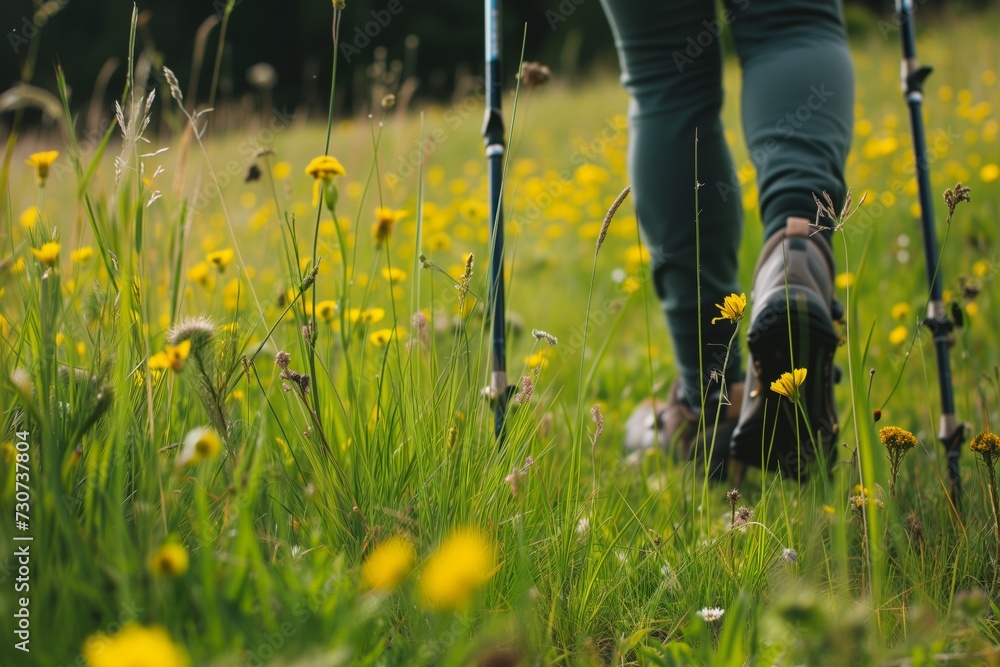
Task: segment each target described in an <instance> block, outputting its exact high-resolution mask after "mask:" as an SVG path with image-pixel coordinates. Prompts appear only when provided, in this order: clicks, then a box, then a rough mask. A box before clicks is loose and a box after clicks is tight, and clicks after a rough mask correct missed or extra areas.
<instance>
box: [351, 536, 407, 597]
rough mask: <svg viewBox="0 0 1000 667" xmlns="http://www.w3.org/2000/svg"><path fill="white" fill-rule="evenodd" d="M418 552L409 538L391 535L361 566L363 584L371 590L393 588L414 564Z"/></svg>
mask: <svg viewBox="0 0 1000 667" xmlns="http://www.w3.org/2000/svg"><path fill="white" fill-rule="evenodd" d="M415 556H416V553H415V551H414V549H413V545H412V544H411V543H410V541H409V540H408V539H406V538H405V537H401V536H396V537H390V538H389V539H387V540H384V541H383V542H381V543H380V544H379V545H378V546H377V547H375V549H374V550H372V552H371V553H370V554H368V557H367V558H366V559H365V562H364V565H362V566H361V584H362V586H364V587H365V588H367V589H370V590H392V589H393V588H396V587H397V586H398V585H399V582H401V581H402V580H403V578H404V577H405V576H406V574H407V573H408V572H409V571H410V568H411V567H412V566H413V559H414V558H415Z"/></svg>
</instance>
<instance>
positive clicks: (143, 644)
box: [83, 624, 190, 667]
mask: <svg viewBox="0 0 1000 667" xmlns="http://www.w3.org/2000/svg"><path fill="white" fill-rule="evenodd" d="M83 659H84V661H85V662H86V663H87V667H121V665H129V667H187V666H188V665H189V664H190V663H189V661H188V657H187V655H186V654H185V652H184V650H183V649H181V648H180V647H179V646H177V645H176V644H174V643H173V642H172V641H171V640H170V636H169V635H168V634H167V633H166V631H165V630H163V628H159V627H156V626H154V627H149V628H146V627H143V626H141V625H134V624H128V625H126V626H125V627H123V628H122V629H121V631H120V632H119V633H118V634H116V635H114V636H109V635H106V634H104V633H103V632H98V633H97V634H94V635H91V636H90V637H88V638H87V639H86V641H84V642H83Z"/></svg>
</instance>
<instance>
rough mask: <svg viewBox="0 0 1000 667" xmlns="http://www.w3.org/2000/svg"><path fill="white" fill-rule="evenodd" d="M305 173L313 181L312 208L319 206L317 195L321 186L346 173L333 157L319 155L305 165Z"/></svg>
mask: <svg viewBox="0 0 1000 667" xmlns="http://www.w3.org/2000/svg"><path fill="white" fill-rule="evenodd" d="M306 173H307V174H309V175H310V176H312V177H313V179H315V180H314V181H313V201H312V205H313V206H318V205H319V193H320V190H321V189H322V187H323V184H325V183H329V182H330V181H331V180H333V178H334V177H335V176H343V175H344V174H346V173H347V172H346V171H345V170H344V166H343V165H342V164H340V162H339V161H338V160H337V158H335V157H330V156H329V155H320V156H319V157H314V158H313V159H312V160H310V161H309V164H308V165H306Z"/></svg>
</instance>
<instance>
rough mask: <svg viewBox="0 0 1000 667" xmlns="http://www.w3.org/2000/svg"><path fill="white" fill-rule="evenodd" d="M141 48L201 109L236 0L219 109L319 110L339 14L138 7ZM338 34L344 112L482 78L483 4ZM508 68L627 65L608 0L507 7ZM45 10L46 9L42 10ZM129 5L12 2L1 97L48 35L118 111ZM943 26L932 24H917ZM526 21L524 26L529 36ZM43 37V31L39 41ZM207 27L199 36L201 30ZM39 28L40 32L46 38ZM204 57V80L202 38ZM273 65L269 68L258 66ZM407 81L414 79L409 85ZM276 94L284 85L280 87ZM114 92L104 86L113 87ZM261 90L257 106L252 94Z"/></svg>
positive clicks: (296, 7) (419, 7)
mask: <svg viewBox="0 0 1000 667" xmlns="http://www.w3.org/2000/svg"><path fill="white" fill-rule="evenodd" d="M136 1H137V4H138V9H139V12H140V21H139V24H140V28H139V33H138V37H137V48H140V49H141V48H144V49H147V50H148V51H149V52H151V53H153V54H154V60H155V61H156V62H155V64H156V65H157V67H156V69H157V71H158V70H159V65H163V64H165V65H167V66H169V67H170V68H171V69H173V70H174V71H175V72H176V73H177V74H178V76H179V78H180V81H181V85H182V87H183V88H184V89H185V94H186V95H188V96H189V97H190V90H189V86H190V85H191V84H192V82H193V81H194V79H195V77H196V76H197V81H198V84H197V88H198V102H199V104H200V105H204V104H205V103H206V102H207V97H208V91H209V86H210V84H211V78H212V71H213V68H214V62H215V58H216V54H217V50H218V40H219V35H220V30H221V25H220V19H221V18H222V17H223V15H224V12H225V9H226V5H227V3H229V2H233V4H234V6H233V11H232V13H231V16H230V20H229V24H228V27H227V33H226V38H225V44H224V48H223V51H222V59H221V68H220V79H219V82H218V88H219V95H218V99H219V101H220V102H221V103H223V104H225V103H231V102H234V101H238V100H241V99H242V100H248V99H255V100H258V102H257V103H260V104H264V105H273V106H274V107H275V108H278V109H283V108H284V109H288V110H292V109H296V108H297V109H300V110H302V109H303V107H304V108H305V109H308V110H312V111H315V112H317V113H322V112H323V111H324V110H325V105H326V100H327V98H328V95H329V81H330V72H331V68H332V62H331V57H332V50H331V48H330V44H331V38H332V23H331V21H332V16H333V9H332V5H331V2H330V1H329V0H280V1H279V0H136ZM346 2H347V6H346V9H345V10H344V11H343V16H342V24H341V29H340V49H339V51H340V54H339V63H338V69H337V74H338V78H337V87H338V92H337V96H336V99H337V100H338V107H339V111H340V113H352V112H356V111H363V110H365V109H366V108H367V105H370V104H371V103H372V97H373V88H374V89H375V91H377V92H382V91H391V92H397V93H399V92H401V91H402V92H403V93H405V97H404V99H408V98H409V97H410V96H411V95H416V96H418V97H422V98H436V99H444V98H447V97H448V96H450V95H451V94H452V93H453V91H454V89H455V86H456V82H460V81H463V80H464V79H467V77H474V76H477V75H479V74H480V73H481V72H482V60H483V50H484V46H483V6H482V3H480V2H476V1H471V2H470V1H469V0H433V2H431V1H429V0H346ZM988 3H989V0H978V1H970V2H963V3H961V8H958V9H956V6H955V3H954V2H948V3H946V2H945V0H916V2H915V5H917V7H918V10H922V11H927V12H928V13H930V12H934V11H944V7H945V5H946V4H947V5H948V7H947V11H951V12H954V11H966V10H969V9H975V8H977V7H978V6H980V5H984V4H988ZM503 4H504V7H503V28H504V44H503V48H504V54H505V61H506V62H505V70H506V71H508V72H510V73H511V75H513V73H514V71H515V70H516V67H517V61H518V57H519V55H520V52H521V46H522V39H523V40H524V48H525V59H527V60H540V61H542V62H545V63H546V64H548V65H549V66H550V67H551V68H552V69H553V71H554V72H555V73H556V75H557V76H560V77H563V78H565V77H567V76H569V77H574V76H583V75H586V73H588V72H592V71H593V70H594V68H595V67H597V68H602V67H603V68H604V69H608V70H614V68H616V67H617V61H616V60H615V55H614V45H613V42H612V38H611V33H610V30H609V29H608V26H607V23H606V21H605V19H604V14H603V12H602V10H601V6H600V2H599V0H505V1H504V3H503ZM40 7H43V10H42V11H39V8H40ZM891 12H892V2H891V0H863V1H856V2H852V3H849V4H848V5H847V7H846V9H845V14H846V16H847V17H848V21H849V24H850V30H851V31H852V33H855V34H856V33H864V32H868V31H872V30H878V29H879V28H878V24H879V20H880V19H881V20H883V21H891V20H892V15H891ZM131 13H132V0H48V2H45V3H43V2H41V1H40V0H4V1H3V2H2V3H0V20H2V24H3V25H4V27H5V29H6V34H5V38H6V39H5V41H6V42H7V43H6V44H5V45H4V46H3V47H2V48H0V53H2V56H0V91H2V90H4V89H6V88H8V87H9V86H11V85H12V84H14V83H16V82H17V81H18V80H20V78H21V71H22V68H23V66H24V63H25V61H26V59H27V58H28V54H29V52H30V51H31V48H32V47H31V46H30V44H31V41H32V39H37V40H38V44H37V66H36V68H35V72H34V76H33V83H34V84H35V85H38V86H40V87H42V88H45V89H47V90H50V91H55V77H54V74H53V70H54V67H55V65H56V64H57V63H58V64H61V65H62V67H63V69H64V70H65V73H66V78H67V81H68V83H69V86H70V87H71V90H72V103H73V105H74V107H75V108H76V109H82V108H85V107H86V106H87V105H89V104H91V101H92V98H94V96H95V92H96V99H93V103H94V104H95V106H96V107H99V108H101V109H103V110H105V111H106V110H109V109H110V106H111V100H112V99H114V98H115V97H116V96H117V95H118V94H119V93H120V91H121V90H122V88H123V85H124V79H125V73H124V67H125V65H124V63H125V61H126V60H125V59H126V57H127V50H128V31H129V21H130V17H131ZM928 25H932V24H931V22H929V21H926V20H925V21H923V22H921V21H920V19H919V12H918V27H927V26H928ZM525 26H527V29H526V30H525ZM39 31H40V33H39ZM199 31H200V32H199ZM36 33H39V35H38V36H37V37H36ZM199 34H200V35H201V37H202V39H201V40H200V41H201V43H202V45H203V51H204V57H203V58H202V61H201V63H200V67H199V68H198V70H199V71H198V73H197V75H196V73H194V72H193V69H192V63H193V62H194V61H195V60H196V58H195V56H194V55H193V54H194V52H195V50H196V46H197V44H198V42H199V40H198V36H199ZM259 63H268V64H269V65H270V68H268V67H257V68H254V67H253V66H254V65H257V64H259ZM404 82H405V83H404ZM272 86H273V87H272ZM102 89H104V92H102ZM255 89H256V92H257V93H260V92H261V91H262V90H263V91H264V94H262V95H260V96H255V97H253V98H251V97H250V96H249V95H248V93H251V92H255Z"/></svg>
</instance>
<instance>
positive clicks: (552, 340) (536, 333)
mask: <svg viewBox="0 0 1000 667" xmlns="http://www.w3.org/2000/svg"><path fill="white" fill-rule="evenodd" d="M531 335H532V337H534V339H535V340H544V341H545V342H546V343H548V344H549V345H558V344H559V339H558V338H556V337H555V336H553V335H552V334H550V333H549V332H547V331H542V330H541V329H532V330H531Z"/></svg>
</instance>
